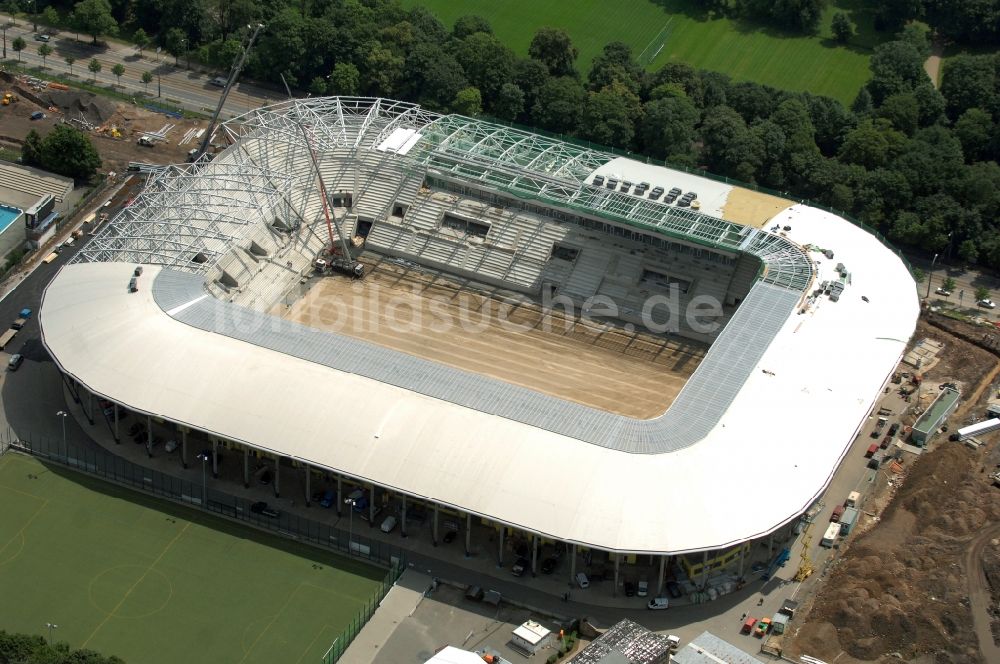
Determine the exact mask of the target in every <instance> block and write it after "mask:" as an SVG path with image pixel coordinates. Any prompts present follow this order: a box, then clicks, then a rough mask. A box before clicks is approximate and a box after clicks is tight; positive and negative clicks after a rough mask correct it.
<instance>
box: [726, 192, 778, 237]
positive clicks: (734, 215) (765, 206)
mask: <svg viewBox="0 0 1000 664" xmlns="http://www.w3.org/2000/svg"><path fill="white" fill-rule="evenodd" d="M790 205H792V201H788V200H785V199H784V198H778V197H777V196H771V195H770V194H762V193H761V192H759V191H751V190H750V189H744V188H743V187H734V188H733V190H732V191H730V192H729V196H728V197H727V198H726V205H725V207H723V208H722V218H723V219H725V220H727V221H735V222H736V223H738V224H745V225H747V226H753V227H754V228H763V227H764V225H765V224H767V222H768V221H770V220H771V218H773V217H774V215H776V214H778V213H779V212H781V211H782V210H784V209H786V208H788V207H789V206H790Z"/></svg>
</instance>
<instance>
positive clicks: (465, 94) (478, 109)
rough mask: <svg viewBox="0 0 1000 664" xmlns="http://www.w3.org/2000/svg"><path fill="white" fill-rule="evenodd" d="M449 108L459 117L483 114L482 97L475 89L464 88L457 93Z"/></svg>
mask: <svg viewBox="0 0 1000 664" xmlns="http://www.w3.org/2000/svg"><path fill="white" fill-rule="evenodd" d="M451 106H452V108H453V109H455V112H456V113H459V114H461V115H479V114H480V113H482V112H483V96H482V95H481V94H480V93H479V90H478V89H477V88H473V87H469V88H465V89H463V90H459V91H458V94H456V95H455V100H454V101H453V102H452V103H451Z"/></svg>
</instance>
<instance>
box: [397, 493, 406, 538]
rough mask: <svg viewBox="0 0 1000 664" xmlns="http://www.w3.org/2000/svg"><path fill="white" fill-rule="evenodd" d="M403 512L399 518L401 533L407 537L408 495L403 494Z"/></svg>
mask: <svg viewBox="0 0 1000 664" xmlns="http://www.w3.org/2000/svg"><path fill="white" fill-rule="evenodd" d="M402 501H403V512H402V514H401V515H400V517H401V518H400V519H399V534H400V535H402V536H403V537H406V496H403V498H402Z"/></svg>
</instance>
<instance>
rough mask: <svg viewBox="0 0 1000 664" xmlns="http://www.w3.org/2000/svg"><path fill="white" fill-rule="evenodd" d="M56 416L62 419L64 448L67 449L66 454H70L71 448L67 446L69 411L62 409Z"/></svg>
mask: <svg viewBox="0 0 1000 664" xmlns="http://www.w3.org/2000/svg"><path fill="white" fill-rule="evenodd" d="M56 417H58V418H59V419H61V420H62V433H63V450H65V451H66V455H67V456H69V449H68V448H67V447H66V418H67V417H69V413H67V412H66V411H65V410H60V411H59V412H58V413H56Z"/></svg>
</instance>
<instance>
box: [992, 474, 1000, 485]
mask: <svg viewBox="0 0 1000 664" xmlns="http://www.w3.org/2000/svg"><path fill="white" fill-rule="evenodd" d="M990 479H991V480H992V481H993V486H1000V471H997V472H995V473H990Z"/></svg>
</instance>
